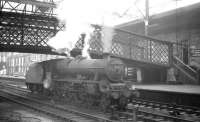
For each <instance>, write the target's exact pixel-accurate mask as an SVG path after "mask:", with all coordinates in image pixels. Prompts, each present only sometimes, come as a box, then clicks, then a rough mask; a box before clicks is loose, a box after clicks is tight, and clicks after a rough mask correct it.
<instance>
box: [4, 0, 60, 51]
mask: <svg viewBox="0 0 200 122" xmlns="http://www.w3.org/2000/svg"><path fill="white" fill-rule="evenodd" d="M55 8H56V5H55V4H54V3H53V1H52V0H49V1H48V2H41V1H35V0H19V1H18V0H1V1H0V51H2V52H3V51H4V52H5V51H6V52H25V53H27V52H28V53H44V54H57V53H56V52H54V51H53V48H52V47H51V46H49V45H48V44H47V42H48V41H49V39H50V38H52V37H53V36H55V34H56V33H57V32H58V31H60V30H62V29H63V28H64V24H62V23H60V22H59V20H58V19H57V18H56V16H55V14H54V13H53V12H54V9H55Z"/></svg>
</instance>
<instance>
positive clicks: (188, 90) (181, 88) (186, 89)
mask: <svg viewBox="0 0 200 122" xmlns="http://www.w3.org/2000/svg"><path fill="white" fill-rule="evenodd" d="M133 88H135V89H138V90H150V91H160V92H174V93H184V94H197V95H200V85H182V84H179V85H177V84H176V85H175V84H173V85H168V84H149V85H146V84H145V85H142V84H135V85H133Z"/></svg>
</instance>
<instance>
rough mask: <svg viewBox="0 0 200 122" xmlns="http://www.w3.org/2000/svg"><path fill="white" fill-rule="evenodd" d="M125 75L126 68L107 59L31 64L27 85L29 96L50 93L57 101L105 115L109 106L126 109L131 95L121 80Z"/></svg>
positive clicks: (111, 58) (118, 61)
mask: <svg viewBox="0 0 200 122" xmlns="http://www.w3.org/2000/svg"><path fill="white" fill-rule="evenodd" d="M124 73H125V64H124V63H123V62H122V61H121V60H120V59H117V58H113V57H109V56H108V57H106V58H103V59H86V58H84V57H81V56H78V57H76V58H73V59H72V58H64V59H52V60H48V61H43V62H38V63H34V64H32V65H31V66H30V67H29V70H28V71H27V73H26V85H27V88H29V89H30V90H31V91H32V92H40V93H48V94H49V93H51V94H53V96H54V97H57V98H58V99H64V100H65V101H67V102H71V103H77V104H81V105H83V104H84V105H85V106H87V107H91V106H96V107H98V108H100V109H101V110H103V111H105V110H107V109H109V108H110V107H111V106H115V107H116V108H117V109H120V108H122V107H123V108H124V107H125V106H126V104H127V101H128V99H129V98H130V96H131V91H130V90H129V86H130V85H128V84H127V83H126V81H124V80H123V78H124Z"/></svg>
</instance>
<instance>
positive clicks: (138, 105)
mask: <svg viewBox="0 0 200 122" xmlns="http://www.w3.org/2000/svg"><path fill="white" fill-rule="evenodd" d="M19 89H20V88H19ZM24 90H25V91H28V90H26V89H24ZM87 115H88V114H87ZM114 116H117V117H118V119H119V121H123V122H129V121H133V120H134V119H135V118H137V120H138V121H140V122H200V109H199V108H195V107H191V106H182V105H172V104H169V103H161V102H156V101H147V100H143V99H134V100H133V102H132V103H131V104H130V106H129V111H127V112H114ZM97 118H98V117H97ZM97 120H100V119H97ZM103 121H111V120H103Z"/></svg>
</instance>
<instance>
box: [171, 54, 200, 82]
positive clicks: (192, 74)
mask: <svg viewBox="0 0 200 122" xmlns="http://www.w3.org/2000/svg"><path fill="white" fill-rule="evenodd" d="M173 65H174V66H175V67H176V68H177V69H178V70H179V71H181V72H182V73H184V74H185V75H186V76H187V77H188V78H189V79H191V80H192V81H194V82H195V83H197V82H198V73H197V71H195V70H194V69H192V68H191V67H189V66H188V65H186V64H185V63H184V62H183V61H182V60H180V59H179V58H178V57H177V56H173Z"/></svg>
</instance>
